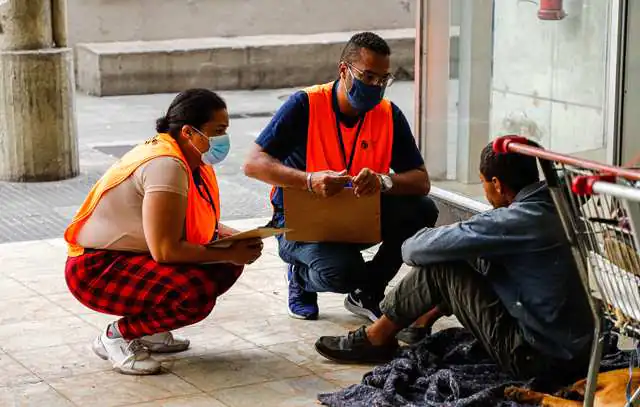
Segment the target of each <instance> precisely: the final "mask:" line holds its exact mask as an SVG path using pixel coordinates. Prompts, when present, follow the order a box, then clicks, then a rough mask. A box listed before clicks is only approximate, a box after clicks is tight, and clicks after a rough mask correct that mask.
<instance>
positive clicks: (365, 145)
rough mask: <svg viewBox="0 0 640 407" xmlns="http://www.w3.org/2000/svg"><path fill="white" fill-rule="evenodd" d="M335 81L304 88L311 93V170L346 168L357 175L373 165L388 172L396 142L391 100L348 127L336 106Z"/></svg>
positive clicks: (308, 146) (374, 167)
mask: <svg viewBox="0 0 640 407" xmlns="http://www.w3.org/2000/svg"><path fill="white" fill-rule="evenodd" d="M333 85H334V82H330V83H326V84H324V85H316V86H312V87H310V88H307V89H305V90H304V91H305V92H306V93H307V95H308V97H309V127H308V131H307V171H308V172H316V171H326V170H332V171H342V170H345V169H346V170H347V171H348V173H349V175H351V176H356V175H358V173H359V172H360V171H361V170H362V169H363V168H369V169H371V170H372V171H374V172H377V173H381V174H387V173H388V172H389V169H390V168H391V150H392V145H393V114H392V108H391V102H389V101H388V100H386V99H383V100H382V101H381V102H380V103H379V104H378V105H377V106H376V107H374V108H373V109H372V110H371V111H369V112H367V114H366V115H365V117H364V119H361V120H360V122H359V123H358V124H357V125H355V126H354V127H352V128H349V127H345V126H344V125H342V123H340V122H339V121H338V120H337V119H336V113H335V111H334V109H333V95H332V92H333ZM338 126H339V127H338ZM338 129H339V130H338ZM358 133H359V134H358ZM356 137H357V139H356Z"/></svg>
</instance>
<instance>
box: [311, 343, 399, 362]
mask: <svg viewBox="0 0 640 407" xmlns="http://www.w3.org/2000/svg"><path fill="white" fill-rule="evenodd" d="M314 347H315V348H316V352H318V353H319V354H320V355H321V356H322V357H324V358H326V359H329V360H330V361H332V362H336V363H341V364H345V365H347V364H349V365H358V364H360V365H362V364H366V365H379V364H382V363H388V362H390V361H392V360H393V358H394V357H393V356H389V357H387V358H367V359H359V360H351V359H339V358H336V357H334V356H331V355H329V354H328V353H326V352H324V351H323V350H322V349H321V348H320V347H318V344H315V345H314Z"/></svg>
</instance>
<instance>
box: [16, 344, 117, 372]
mask: <svg viewBox="0 0 640 407" xmlns="http://www.w3.org/2000/svg"><path fill="white" fill-rule="evenodd" d="M92 340H93V337H92V338H90V339H89V340H87V341H86V342H81V343H74V344H66V345H59V346H52V347H49V348H46V349H32V350H25V351H18V352H14V353H12V354H11V356H13V357H14V358H15V359H16V360H17V361H18V362H20V363H21V364H23V365H24V366H26V367H27V368H29V369H30V370H31V371H32V372H34V373H36V374H37V375H38V376H39V377H41V378H43V379H45V380H49V379H55V378H63V377H69V376H77V375H82V374H87V373H96V372H101V371H109V370H111V364H110V363H109V362H107V361H104V360H102V359H100V358H99V357H98V356H96V354H95V353H93V350H91V341H92Z"/></svg>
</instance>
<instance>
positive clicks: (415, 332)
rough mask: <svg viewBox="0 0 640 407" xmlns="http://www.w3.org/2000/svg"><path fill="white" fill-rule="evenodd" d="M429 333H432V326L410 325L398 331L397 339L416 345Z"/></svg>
mask: <svg viewBox="0 0 640 407" xmlns="http://www.w3.org/2000/svg"><path fill="white" fill-rule="evenodd" d="M429 335H431V328H426V327H423V326H419V327H417V326H410V327H408V328H405V329H403V330H402V331H400V332H398V334H397V335H396V339H397V340H399V341H401V342H404V343H406V344H407V345H415V344H416V343H418V342H420V341H421V340H423V339H424V338H426V337H427V336H429Z"/></svg>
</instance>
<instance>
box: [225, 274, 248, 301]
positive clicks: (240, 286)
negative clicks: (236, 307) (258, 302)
mask: <svg viewBox="0 0 640 407" xmlns="http://www.w3.org/2000/svg"><path fill="white" fill-rule="evenodd" d="M240 278H242V276H240ZM255 292H256V290H254V289H253V288H251V287H249V286H248V285H246V284H244V283H242V282H241V281H240V280H238V281H236V283H235V284H234V285H233V286H232V287H231V288H230V289H229V291H227V292H226V293H224V294H223V295H222V297H220V298H224V297H229V296H234V295H247V294H253V293H255Z"/></svg>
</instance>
